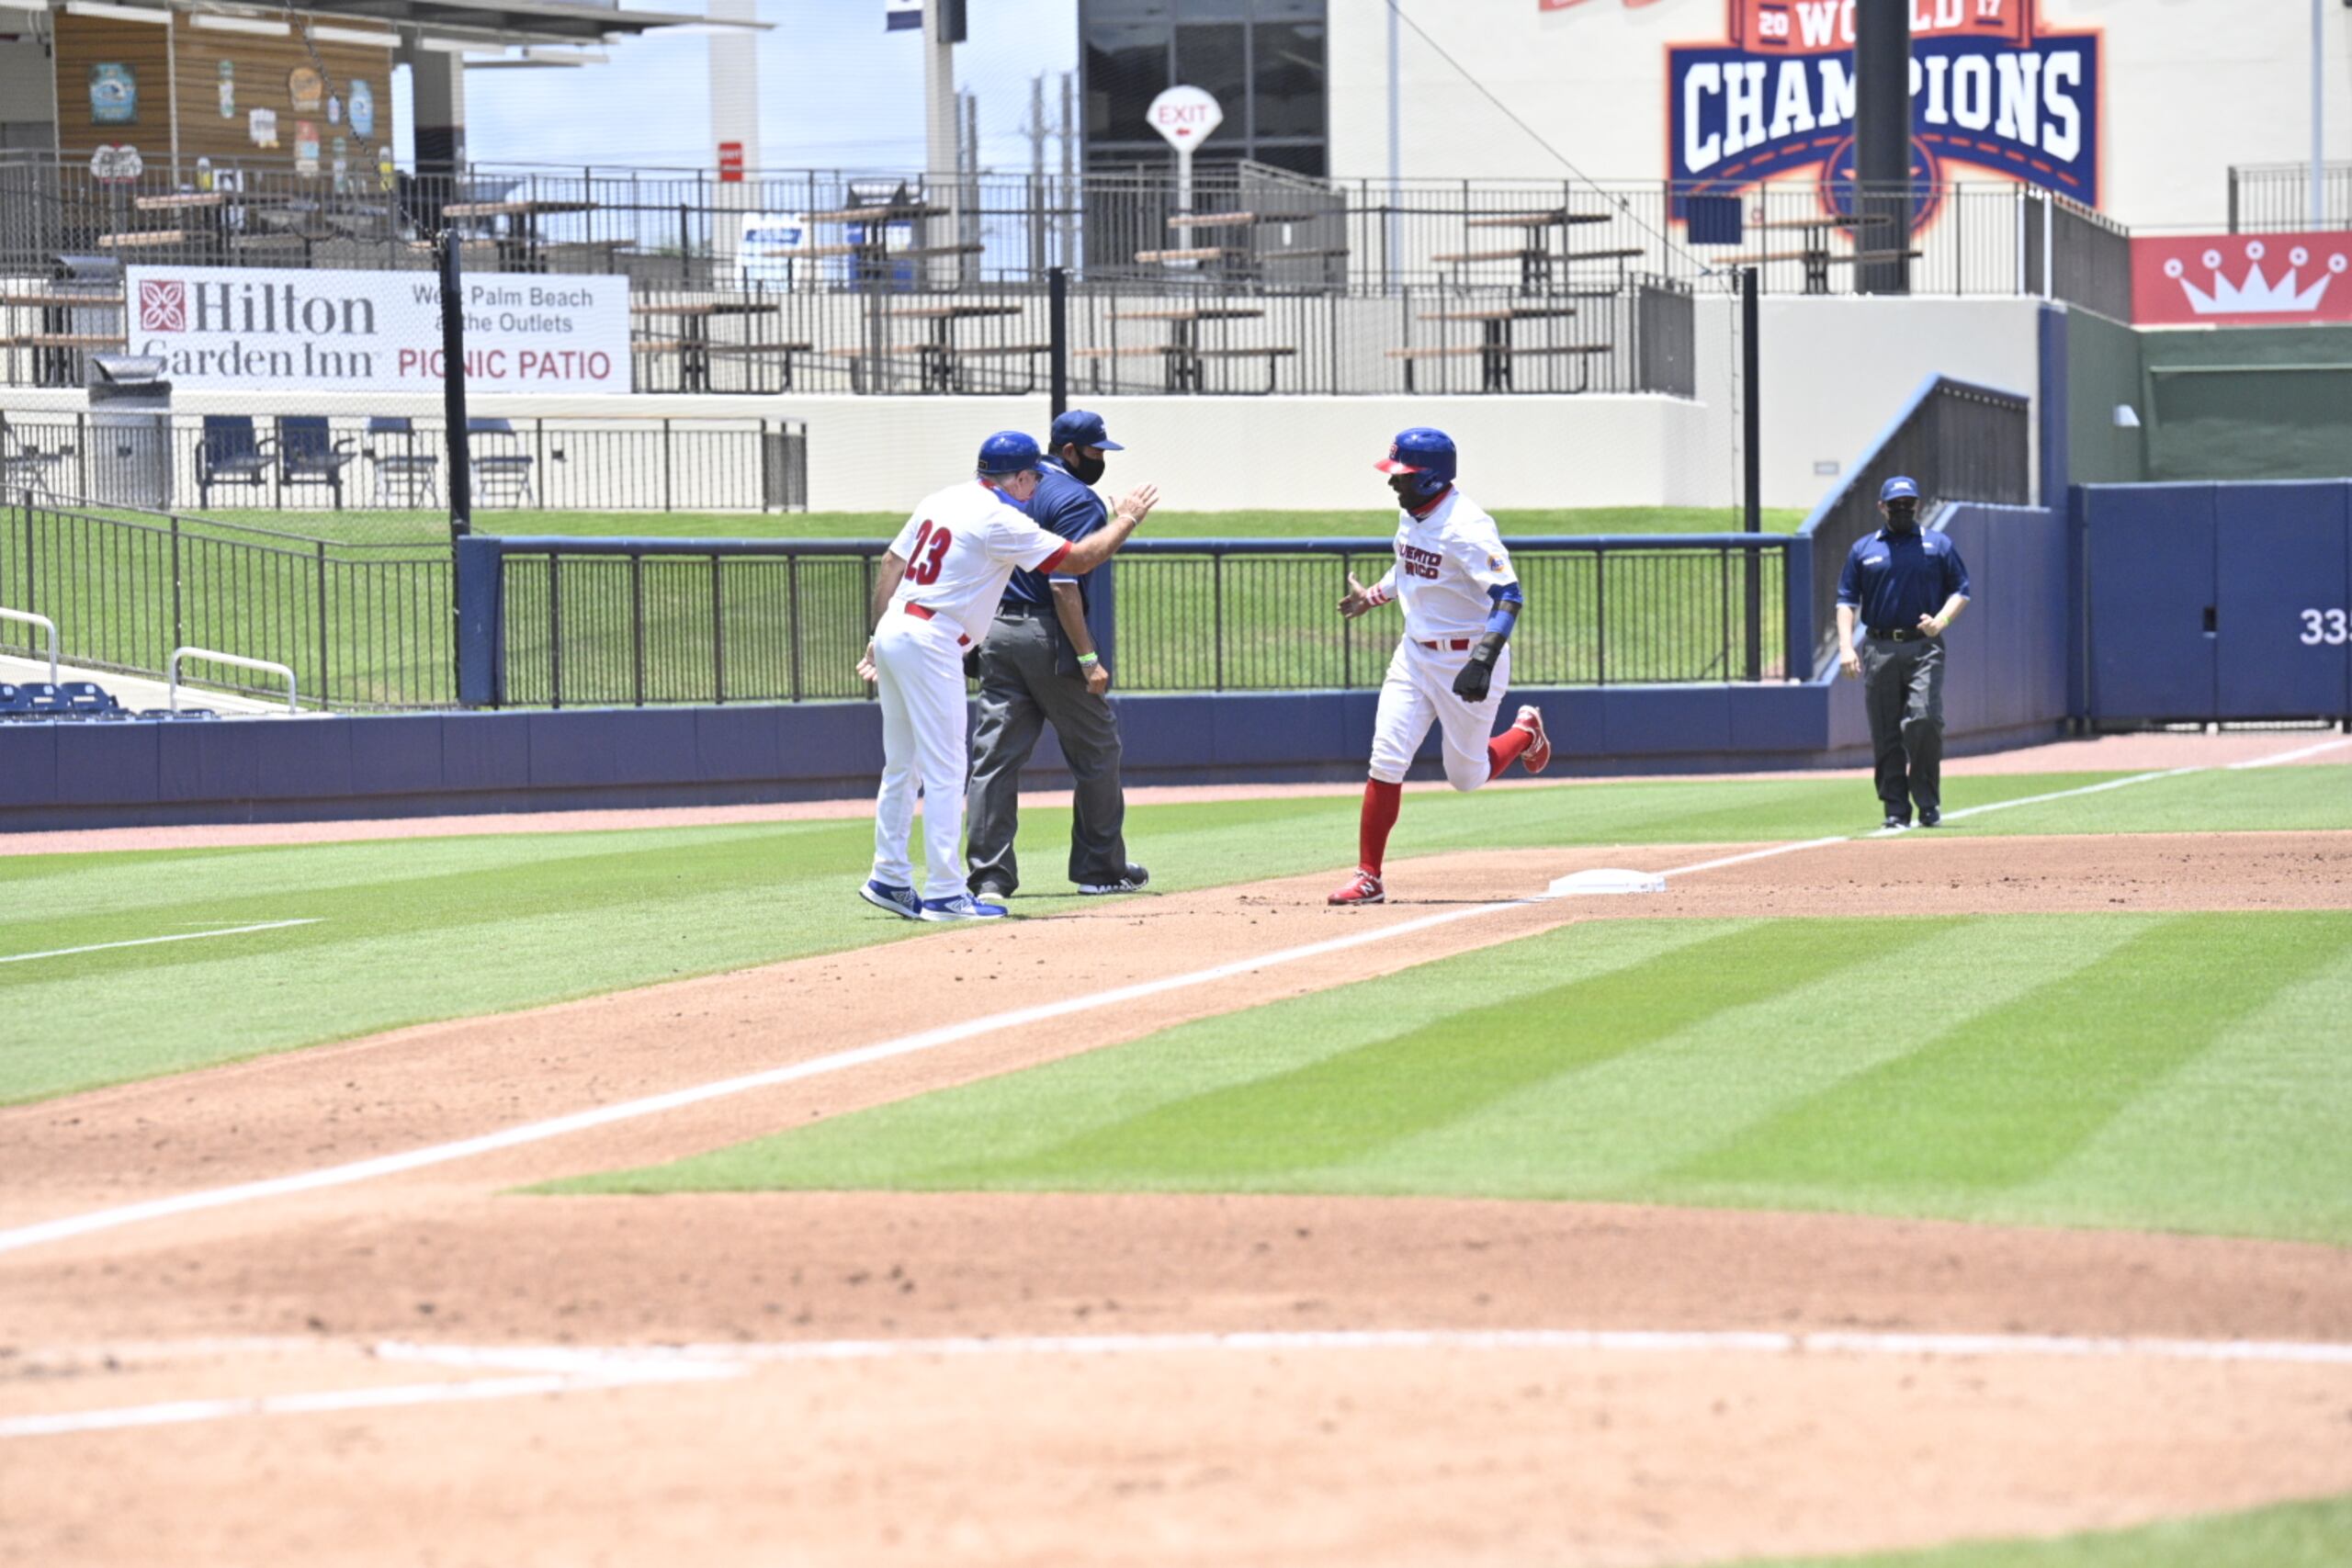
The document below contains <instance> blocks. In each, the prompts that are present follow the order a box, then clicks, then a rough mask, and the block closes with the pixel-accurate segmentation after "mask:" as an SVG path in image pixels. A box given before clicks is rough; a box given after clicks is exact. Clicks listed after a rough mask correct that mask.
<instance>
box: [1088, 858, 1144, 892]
mask: <svg viewBox="0 0 2352 1568" xmlns="http://www.w3.org/2000/svg"><path fill="white" fill-rule="evenodd" d="M1150 881H1151V873H1149V872H1148V871H1146V870H1145V869H1144V868H1143V867H1141V866H1139V865H1137V864H1136V863H1134V862H1133V861H1129V862H1128V863H1127V866H1126V870H1125V873H1124V874H1122V875H1121V876H1120V877H1119V879H1118V880H1117V881H1116V882H1081V883H1080V884H1079V885H1078V890H1079V892H1080V893H1082V894H1084V895H1085V896H1086V897H1090V898H1093V897H1101V896H1102V895H1103V894H1105V893H1140V892H1142V891H1143V890H1144V887H1145V886H1146V885H1147V884H1148V883H1149V882H1150Z"/></svg>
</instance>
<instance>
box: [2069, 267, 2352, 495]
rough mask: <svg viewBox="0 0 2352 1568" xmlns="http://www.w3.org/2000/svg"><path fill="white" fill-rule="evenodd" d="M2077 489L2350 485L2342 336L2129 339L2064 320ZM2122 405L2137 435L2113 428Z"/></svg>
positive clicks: (2351, 381)
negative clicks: (2215, 483) (2306, 482)
mask: <svg viewBox="0 0 2352 1568" xmlns="http://www.w3.org/2000/svg"><path fill="white" fill-rule="evenodd" d="M2066 373H2067V379H2068V388H2067V410H2066V417H2067V433H2068V437H2069V444H2070V446H2071V448H2072V450H2071V454H2070V456H2071V457H2072V461H2073V465H2074V472H2073V475H2072V478H2073V479H2074V482H2075V483H2076V484H2108V483H2133V482H2137V481H2140V480H2143V479H2146V480H2155V479H2343V478H2346V477H2347V476H2352V326H2345V327H2334V326H2331V327H2222V328H2212V329H2200V328H2193V327H2192V328H2168V329H2161V330H2144V331H2143V330H2135V329H2133V328H2131V327H2127V326H2122V325H2120V324H2119V323H2117V322H2115V321H2109V320H2108V319H2107V318H2106V317H2104V316H2099V315H2095V314H2093V313H2091V312H2090V311H2087V310H2069V311H2068V312H2067V313H2066ZM2119 404H2128V405H2129V406H2130V407H2131V409H2132V410H2133V411H2134V412H2136V413H2137V414H2138V415H2139V418H2140V422H2141V427H2140V428H2139V429H2137V430H2132V429H2119V428H2117V426H2116V424H2115V410H2116V407H2117V406H2118V405H2119Z"/></svg>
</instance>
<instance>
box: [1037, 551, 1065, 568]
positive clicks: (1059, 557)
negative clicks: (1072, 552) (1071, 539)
mask: <svg viewBox="0 0 2352 1568" xmlns="http://www.w3.org/2000/svg"><path fill="white" fill-rule="evenodd" d="M1068 558H1069V546H1068V545H1064V546H1062V547H1060V548H1059V549H1057V550H1056V551H1055V552H1054V553H1053V554H1052V555H1049V556H1047V557H1046V558H1045V559H1044V560H1041V561H1039V562H1038V563H1037V570H1039V571H1042V572H1050V571H1052V570H1054V569H1055V568H1056V567H1057V566H1059V565H1061V564H1062V562H1063V561H1064V560H1066V559H1068Z"/></svg>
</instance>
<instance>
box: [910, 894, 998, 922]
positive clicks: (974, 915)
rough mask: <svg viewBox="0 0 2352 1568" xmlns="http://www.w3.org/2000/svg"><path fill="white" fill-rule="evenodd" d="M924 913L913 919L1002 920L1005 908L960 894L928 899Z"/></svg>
mask: <svg viewBox="0 0 2352 1568" xmlns="http://www.w3.org/2000/svg"><path fill="white" fill-rule="evenodd" d="M912 918H913V919H922V920H1001V919H1004V906H1003V905H1001V904H983V903H981V902H980V901H979V900H978V898H975V897H972V896H971V895H970V894H969V893H958V894H957V895H956V897H953V898H926V899H924V900H923V901H922V913H921V914H919V915H916V916H914V917H912Z"/></svg>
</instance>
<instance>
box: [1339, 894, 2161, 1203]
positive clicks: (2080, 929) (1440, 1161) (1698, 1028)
mask: <svg viewBox="0 0 2352 1568" xmlns="http://www.w3.org/2000/svg"><path fill="white" fill-rule="evenodd" d="M2143 923H2144V922H2143V921H2141V920H2139V919H2133V918H2130V917H2114V918H2110V919H2101V920H2098V921H2094V922H2085V921H2082V920H2078V919H2077V920H2068V919H2063V918H2059V919H2051V918H2044V917H2037V916H2007V917H2002V918H1997V919H1996V918H1991V917H1981V918H1974V919H1942V918H1939V919H1876V920H1870V921H1860V920H1850V919H1823V920H1817V921H1814V922H1811V924H1812V927H1813V931H1812V939H1813V941H1814V942H1815V943H1816V944H1817V945H1818V946H1819V947H1820V948H1822V949H1824V950H1829V951H1837V952H1840V953H1845V954H1847V955H1848V959H1849V961H1848V962H1847V963H1846V964H1842V965H1840V966H1838V967H1836V968H1834V969H1831V970H1830V971H1828V972H1827V973H1826V974H1825V975H1824V976H1822V977H1821V978H1819V979H1816V980H1813V981H1811V982H1810V983H1807V984H1804V985H1800V986H1796V987H1792V988H1789V989H1786V990H1782V991H1780V992H1778V993H1776V994H1774V995H1771V996H1770V997H1767V998H1761V999H1759V1000H1758V1001H1755V1002H1752V1003H1748V1004H1747V1005H1734V1006H1725V1007H1722V1008H1719V1009H1717V1010H1714V1011H1713V1012H1712V1013H1710V1014H1709V1015H1708V1016H1706V1017H1703V1018H1701V1019H1699V1020H1697V1021H1694V1022H1692V1023H1691V1024H1690V1025H1688V1026H1686V1027H1684V1028H1681V1029H1679V1030H1677V1031H1675V1032H1673V1033H1671V1034H1668V1035H1667V1036H1665V1037H1663V1038H1661V1039H1659V1040H1657V1041H1656V1042H1655V1043H1651V1044H1649V1045H1646V1046H1644V1047H1642V1048H1640V1049H1637V1050H1634V1051H1628V1052H1624V1053H1623V1054H1620V1055H1614V1056H1611V1058H1609V1059H1608V1060H1605V1061H1600V1062H1597V1063H1595V1064H1593V1065H1592V1066H1589V1067H1588V1068H1587V1069H1585V1071H1584V1072H1583V1074H1582V1076H1581V1077H1580V1078H1579V1079H1578V1081H1577V1085H1576V1092H1575V1093H1574V1094H1573V1095H1572V1096H1568V1095H1554V1094H1546V1093H1540V1092H1539V1093H1529V1094H1521V1095H1517V1096H1513V1097H1512V1098H1510V1099H1508V1100H1503V1101H1501V1102H1500V1103H1498V1104H1497V1105H1496V1106H1494V1107H1493V1108H1492V1109H1491V1110H1489V1111H1487V1112H1485V1113H1484V1114H1481V1115H1477V1116H1473V1117H1469V1118H1465V1119H1464V1120H1463V1121H1461V1122H1456V1123H1455V1124H1453V1125H1452V1126H1449V1127H1444V1128H1440V1129H1436V1130H1433V1131H1432V1132H1430V1133H1429V1134H1425V1135H1423V1136H1422V1137H1421V1138H1419V1139H1418V1140H1415V1141H1414V1142H1412V1143H1410V1144H1408V1145H1403V1146H1401V1147H1399V1148H1398V1149H1397V1151H1395V1155H1394V1156H1393V1157H1391V1158H1389V1159H1387V1160H1385V1161H1384V1162H1383V1164H1382V1169H1381V1170H1380V1171H1378V1172H1372V1171H1363V1170H1357V1171H1346V1170H1342V1171H1335V1172H1333V1173H1331V1176H1330V1180H1331V1181H1333V1182H1335V1183H1336V1182H1343V1181H1348V1180H1374V1179H1377V1180H1380V1181H1384V1182H1389V1183H1396V1184H1399V1185H1400V1186H1401V1187H1402V1188H1403V1190H1416V1189H1420V1190H1428V1189H1430V1187H1431V1186H1432V1184H1436V1185H1438V1186H1442V1184H1443V1183H1444V1182H1445V1180H1446V1179H1447V1178H1448V1174H1449V1173H1458V1172H1461V1171H1464V1170H1475V1169H1476V1168H1477V1166H1478V1163H1479V1161H1480V1160H1481V1159H1482V1158H1483V1156H1484V1151H1486V1150H1488V1149H1493V1148H1513V1149H1549V1150H1552V1151H1554V1154H1553V1156H1552V1158H1553V1160H1554V1162H1555V1171H1556V1172H1557V1176H1556V1185H1555V1190H1556V1191H1558V1192H1559V1193H1561V1194H1563V1195H1566V1194H1569V1193H1573V1194H1575V1195H1577V1196H1581V1197H1586V1198H1594V1199H1604V1198H1616V1197H1626V1196H1630V1195H1634V1194H1648V1193H1654V1192H1656V1191H1657V1190H1658V1183H1659V1182H1660V1180H1661V1179H1662V1177H1663V1175H1664V1173H1665V1172H1667V1171H1668V1170H1671V1169H1672V1168H1675V1167H1677V1166H1679V1165H1680V1164H1682V1163H1683V1162H1685V1161H1687V1160H1690V1159H1692V1158H1695V1157H1696V1156H1699V1155H1701V1154H1702V1153H1704V1152H1706V1151H1707V1150H1709V1149H1712V1148H1713V1147H1715V1146H1717V1145H1721V1144H1724V1143H1725V1142H1728V1141H1729V1140H1731V1139H1733V1138H1736V1137H1737V1136H1738V1135H1740V1134H1742V1133H1743V1132H1744V1131H1745V1130H1747V1128H1749V1127H1750V1126H1752V1125H1754V1124H1755V1123H1756V1122H1758V1121H1760V1120H1763V1119H1765V1118H1768V1117H1770V1116H1772V1115H1775V1114H1778V1113H1779V1112H1780V1111H1781V1110H1782V1109H1784V1108H1785V1107H1788V1106H1790V1105H1793V1104H1797V1103H1800V1102H1803V1101H1804V1100H1807V1099H1809V1098H1810V1097H1813V1096H1815V1095H1819V1094H1822V1093H1825V1092H1826V1091H1828V1090H1830V1089H1834V1088H1836V1087H1837V1086H1838V1085H1839V1084H1842V1083H1845V1082H1847V1081H1849V1080H1850V1079H1852V1078H1854V1077H1857V1076H1859V1075H1861V1074H1864V1073H1867V1072H1869V1071H1871V1070H1872V1069H1873V1068H1875V1067H1877V1066H1880V1065H1881V1064H1882V1063H1883V1062H1885V1061H1886V1060H1887V1059H1888V1058H1889V1057H1890V1056H1892V1055H1897V1054H1899V1053H1901V1052H1902V1051H1904V1050H1905V1049H1906V1048H1907V1047H1908V1045H1909V1043H1911V1042H1914V1041H1917V1040H1918V1039H1920V1038H1922V1037H1924V1036H1927V1035H1931V1034H1936V1033H1939V1032H1950V1031H1955V1030H1958V1029H1962V1028H1964V1027H1970V1026H1971V1025H1972V1024H1973V1021H1974V1020H1976V1019H1977V1018H1979V1017H1981V1016H1982V1015H1984V1014H1985V1013H1986V1012H1988V1011H1991V1010H1996V1009H1997V1008H1999V1007H2001V1006H2003V1005H2004V1004H2005V1003H2007V1001H2009V1000H2010V999H2011V998H2014V997H2016V996H2018V995H2021V994H2023V993H2026V992H2029V991H2031V990H2034V989H2035V988H2037V987H2041V986H2043V985H2046V984H2048V983H2050V982H2051V981H2052V980H2056V979H2060V978H2063V977H2064V976H2069V975H2072V974H2073V973H2075V969H2076V968H2077V967H2078V966H2079V965H2080V964H2083V963H2086V962H2094V961H2096V960H2097V959H2098V957H2099V956H2100V955H2101V954H2102V953H2106V952H2109V951H2111V950H2112V948H2113V947H2114V946H2115V945H2117V944H2120V943H2121V942H2128V941H2130V940H2131V938H2132V936H2133V935H2134V934H2135V933H2136V932H2137V931H2140V930H2141V929H2143ZM1604 934H1607V933H1606V932H1605V931H1603V930H1598V929H1595V928H1589V927H1588V928H1585V929H1584V930H1583V931H1580V932H1579V934H1578V939H1577V940H1578V942H1583V941H1587V940H1590V939H1593V938H1597V937H1600V936H1602V935H1604ZM1798 936H1799V940H1800V941H1803V940H1804V933H1798ZM1927 971H1941V972H1944V973H1949V974H1954V975H1965V976H1968V977H1969V983H1968V984H1967V985H1966V986H1964V987H1938V986H1922V985H1919V984H1917V983H1916V978H1915V977H1916V976H1918V975H1920V974H1921V973H1923V972H1927ZM1677 982H1678V983H1691V977H1688V976H1677ZM1706 983H1707V982H1706V981H1705V980H1704V979H1703V978H1701V979H1699V980H1698V981H1697V982H1696V983H1695V984H1692V989H1693V990H1694V991H1695V990H1702V989H1704V988H1705V986H1706ZM1871 1014H1883V1015H1885V1016H1890V1017H1894V1018H1897V1019H1899V1020H1900V1027H1898V1028H1896V1029H1893V1030H1889V1029H1882V1028H1875V1027H1872V1026H1871V1023H1870V1022H1869V1021H1868V1019H1867V1017H1866V1015H1871ZM1581 1026H1582V1021H1581V1020H1580V1019H1579V1018H1577V1015H1575V1014H1573V1013H1564V1014H1562V1015H1560V1017H1559V1019H1558V1027H1559V1028H1560V1029H1561V1030H1562V1031H1563V1032H1573V1031H1575V1030H1577V1029H1578V1028H1580V1027H1581ZM1457 1179H1458V1178H1457ZM1498 1195H1507V1194H1500V1193H1498Z"/></svg>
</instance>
